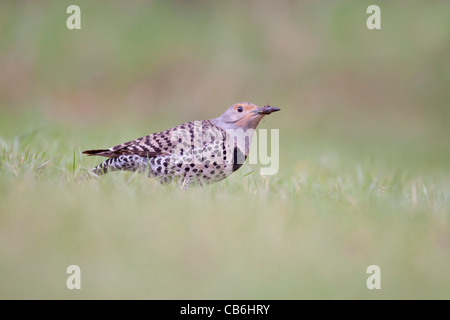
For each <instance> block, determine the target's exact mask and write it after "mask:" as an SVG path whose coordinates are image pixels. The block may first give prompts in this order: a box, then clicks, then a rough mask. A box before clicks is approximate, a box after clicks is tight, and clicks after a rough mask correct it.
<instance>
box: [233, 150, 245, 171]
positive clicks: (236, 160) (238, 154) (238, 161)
mask: <svg viewBox="0 0 450 320" xmlns="http://www.w3.org/2000/svg"><path fill="white" fill-rule="evenodd" d="M245 159H247V156H246V155H244V154H243V153H242V151H241V150H240V149H239V148H238V147H234V150H233V172H234V171H236V170H237V169H239V168H240V167H242V165H243V164H244V161H245Z"/></svg>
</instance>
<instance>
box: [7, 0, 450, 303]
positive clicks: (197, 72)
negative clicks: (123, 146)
mask: <svg viewBox="0 0 450 320" xmlns="http://www.w3.org/2000/svg"><path fill="white" fill-rule="evenodd" d="M70 4H77V5H79V6H80V8H81V30H68V29H67V28H66V19H67V18H68V16H69V15H68V14H66V8H67V6H69V5H70ZM371 4H378V5H380V7H381V30H373V31H370V30H368V29H367V28H366V19H367V18H368V16H369V15H368V14H367V13H366V8H367V7H368V6H369V5H371ZM449 17H450V6H449V3H448V2H447V1H432V2H430V1H408V2H402V1H389V2H388V1H381V2H378V3H376V2H373V1H362V0H357V1H356V0H355V1H284V0H283V1H268V0H267V1H265V0H258V1H256V0H255V1H220V2H219V1H194V0H191V1H132V2H124V1H110V0H108V1H2V2H1V3H0V152H1V153H0V298H7V299H10V298H136V297H137V298H164V299H167V298H169V299H170V298H175V299H178V298H208V299H214V298H219V299H220V298H237V299H240V298H249V299H251V298H268V299H278V298H283V299H298V298H367V299H371V298H449V297H450V295H449V291H450V290H449V289H448V288H450V273H449V272H448V270H450V229H449V226H448V218H449V210H450V203H449V202H450V200H449V199H450V187H449V184H450V174H449V169H450V148H449V138H450V129H449V128H450V126H449V124H450V123H449V120H450V111H449V109H450V90H449V88H450V56H449V53H450V19H449ZM238 101H251V102H253V103H255V104H258V105H264V104H267V103H270V104H271V105H274V106H277V107H280V108H281V109H282V111H281V112H279V113H276V114H274V115H272V116H270V117H268V118H267V119H266V120H265V121H264V122H263V123H262V124H261V126H260V127H261V128H277V129H280V139H281V141H280V171H279V173H278V174H277V175H276V176H271V177H260V176H259V175H258V170H257V169H258V166H248V165H246V166H245V167H244V168H243V169H241V170H240V171H238V172H237V173H236V174H233V175H232V176H231V177H230V178H228V179H227V180H226V181H224V182H221V183H219V184H217V185H213V186H210V187H207V188H203V189H193V190H189V191H187V192H183V191H181V190H179V189H178V188H177V187H173V186H169V187H166V186H160V185H158V184H157V183H155V182H154V181H149V180H147V179H145V178H142V177H140V176H136V175H133V174H128V173H124V174H122V173H117V174H114V175H108V176H106V177H102V178H101V179H89V178H88V177H89V176H88V175H87V174H86V170H87V169H89V168H90V167H92V166H93V165H95V164H97V163H98V162H99V161H100V160H99V159H95V158H86V157H84V156H82V155H81V153H80V152H81V151H82V150H86V149H93V148H104V147H110V146H112V145H115V144H118V143H121V142H124V141H128V140H131V139H134V138H137V137H140V136H143V135H146V134H148V133H151V132H157V131H161V130H164V129H167V128H169V127H172V126H175V125H177V124H180V123H182V122H186V121H191V120H196V119H208V118H214V117H217V116H219V115H220V114H221V113H222V112H223V111H224V110H225V109H226V108H227V107H229V106H230V105H232V104H233V103H235V102H238ZM248 173H250V174H248ZM70 264H78V265H80V267H81V269H82V274H83V278H82V290H81V291H76V292H75V291H69V290H67V288H66V287H65V280H66V277H67V275H66V274H65V268H66V267H67V266H68V265H70ZM371 264H379V265H380V267H381V269H382V275H383V277H382V290H380V291H369V290H368V289H367V288H366V286H365V280H366V278H367V275H366V274H365V270H366V268H367V266H369V265H371Z"/></svg>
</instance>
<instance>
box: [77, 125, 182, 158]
mask: <svg viewBox="0 0 450 320" xmlns="http://www.w3.org/2000/svg"><path fill="white" fill-rule="evenodd" d="M173 129H175V128H173ZM173 129H170V130H166V131H163V132H158V133H152V134H149V135H148V136H145V137H142V138H139V139H135V140H132V141H128V142H125V143H122V144H119V145H117V146H114V147H112V148H109V149H96V150H86V151H83V153H84V154H87V155H90V156H102V157H110V158H111V157H118V156H121V155H138V156H141V157H149V158H151V157H156V156H159V155H169V154H170V152H171V150H172V146H173V143H172V142H171V134H170V132H171V131H172V130H173Z"/></svg>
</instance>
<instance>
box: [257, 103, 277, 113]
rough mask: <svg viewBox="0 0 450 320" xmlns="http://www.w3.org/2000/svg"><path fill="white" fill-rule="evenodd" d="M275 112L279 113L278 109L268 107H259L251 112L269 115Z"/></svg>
mask: <svg viewBox="0 0 450 320" xmlns="http://www.w3.org/2000/svg"><path fill="white" fill-rule="evenodd" d="M276 111H280V108H275V107H271V106H269V105H267V106H264V107H260V108H258V109H256V110H254V111H253V112H254V113H256V114H264V115H266V114H271V113H272V112H276Z"/></svg>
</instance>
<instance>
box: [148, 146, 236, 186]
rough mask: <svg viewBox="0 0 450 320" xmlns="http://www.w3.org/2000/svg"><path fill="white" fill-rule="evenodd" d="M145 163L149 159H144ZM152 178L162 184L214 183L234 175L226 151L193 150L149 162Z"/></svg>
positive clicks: (212, 149) (160, 157)
mask: <svg viewBox="0 0 450 320" xmlns="http://www.w3.org/2000/svg"><path fill="white" fill-rule="evenodd" d="M143 161H144V163H145V162H146V161H147V159H145V158H143ZM148 163H149V167H150V172H149V175H150V176H156V177H159V178H160V179H161V181H162V182H171V181H174V180H180V179H181V181H182V182H183V183H187V184H191V183H194V184H195V183H199V184H202V183H213V182H217V181H220V180H222V179H225V178H226V177H227V176H229V175H230V174H231V173H233V163H230V162H229V161H227V157H226V151H225V150H221V151H217V149H216V150H215V149H214V148H211V150H208V148H205V149H203V150H193V151H192V152H190V153H186V152H182V153H181V154H180V153H178V154H171V155H168V156H158V157H155V158H152V159H149V160H148Z"/></svg>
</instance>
